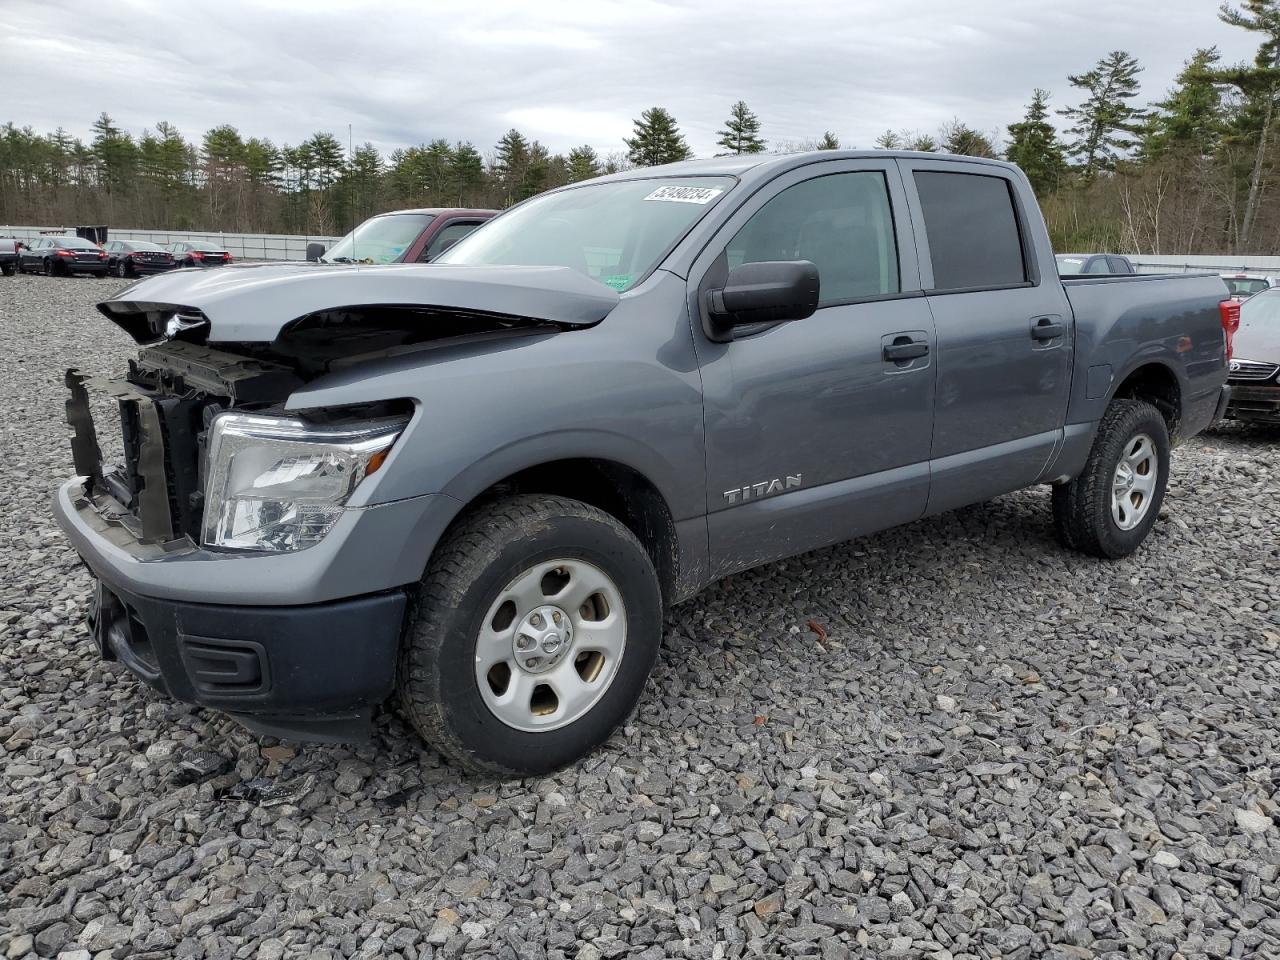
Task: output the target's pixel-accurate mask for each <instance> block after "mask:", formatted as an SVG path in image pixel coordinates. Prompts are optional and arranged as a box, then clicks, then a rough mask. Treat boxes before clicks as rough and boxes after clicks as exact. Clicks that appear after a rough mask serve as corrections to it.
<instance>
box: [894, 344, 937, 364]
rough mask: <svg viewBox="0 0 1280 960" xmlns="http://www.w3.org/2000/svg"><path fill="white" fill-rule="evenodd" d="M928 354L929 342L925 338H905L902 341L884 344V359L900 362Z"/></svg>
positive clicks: (917, 358)
mask: <svg viewBox="0 0 1280 960" xmlns="http://www.w3.org/2000/svg"><path fill="white" fill-rule="evenodd" d="M928 355H929V344H928V342H927V341H925V340H907V341H905V342H904V343H886V344H885V345H884V358H885V360H888V361H891V362H893V363H902V362H904V361H907V360H919V359H920V358H921V357H925V356H928Z"/></svg>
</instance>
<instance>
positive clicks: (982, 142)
mask: <svg viewBox="0 0 1280 960" xmlns="http://www.w3.org/2000/svg"><path fill="white" fill-rule="evenodd" d="M930 141H932V138H930ZM942 149H943V150H944V151H946V152H947V153H954V154H958V155H959V156H962V157H995V155H996V146H995V144H994V143H992V142H991V138H990V137H988V136H987V135H986V134H985V133H982V132H980V131H978V130H974V129H973V128H972V127H971V126H969V125H968V124H966V123H964V122H963V121H961V120H952V121H951V122H950V123H949V124H947V125H946V126H945V127H943V128H942Z"/></svg>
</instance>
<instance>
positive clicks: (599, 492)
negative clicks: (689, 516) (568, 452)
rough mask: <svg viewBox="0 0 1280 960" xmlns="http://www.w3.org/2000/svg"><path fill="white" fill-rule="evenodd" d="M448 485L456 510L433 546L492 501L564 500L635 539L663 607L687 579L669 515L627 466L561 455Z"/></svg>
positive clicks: (645, 480) (653, 488)
mask: <svg viewBox="0 0 1280 960" xmlns="http://www.w3.org/2000/svg"><path fill="white" fill-rule="evenodd" d="M452 486H453V489H450V490H449V491H448V493H449V495H450V496H451V497H452V498H453V499H454V501H455V502H457V503H458V504H459V508H458V510H457V512H456V513H455V514H454V516H453V518H452V519H451V520H450V522H449V525H448V527H447V528H446V529H445V532H444V533H443V534H442V535H441V537H440V541H439V543H443V542H444V541H445V539H446V538H447V537H448V536H449V534H450V532H451V531H452V530H453V529H454V528H455V527H456V526H457V525H458V524H459V523H460V522H461V521H462V520H463V519H465V518H466V517H467V516H468V515H469V514H470V513H471V512H473V511H474V510H475V509H477V508H478V507H481V506H483V505H485V504H488V503H492V502H493V501H495V500H499V499H502V498H504V497H509V496H516V495H520V494H543V495H547V496H560V497H568V498H569V499H572V500H579V501H581V502H583V503H586V504H589V505H591V506H593V507H596V508H597V509H599V510H602V511H604V512H605V513H607V514H609V515H610V516H612V517H614V518H615V519H617V520H618V521H619V522H621V523H622V524H623V525H624V526H626V527H627V529H628V530H630V531H631V532H632V533H634V534H635V535H636V538H637V539H638V540H639V541H640V543H641V545H642V546H643V547H644V548H645V551H646V552H647V553H648V554H649V558H650V560H651V561H652V562H653V565H654V570H655V571H656V572H657V574H658V582H659V583H660V584H661V586H662V596H663V601H664V603H667V604H669V603H671V602H673V601H674V600H675V599H676V598H678V597H679V596H680V595H681V594H682V590H681V587H680V584H681V582H682V574H683V575H684V576H686V577H687V576H688V574H689V571H687V570H683V569H682V563H681V552H682V550H681V543H680V537H679V534H678V532H677V529H676V521H675V515H674V514H673V512H672V508H671V505H670V503H669V501H668V498H667V497H666V496H665V495H664V494H663V492H662V490H661V489H659V487H658V485H657V484H656V483H655V482H654V481H653V480H652V479H651V478H650V477H649V476H648V475H647V473H646V472H644V471H642V470H640V469H639V468H637V467H636V466H635V465H633V464H631V463H628V462H625V461H623V460H620V459H615V458H612V457H602V456H587V455H582V456H567V457H560V458H556V459H547V460H541V461H537V462H532V463H528V464H525V465H523V466H520V467H518V468H514V469H510V468H509V469H507V470H506V471H505V472H502V473H501V474H500V475H497V476H496V477H495V476H494V475H492V474H491V475H490V476H489V477H487V478H485V479H484V480H483V481H477V477H476V476H475V475H474V474H473V475H472V476H471V477H469V478H468V482H467V483H465V484H462V485H461V486H462V489H458V486H459V485H457V484H455V485H452ZM439 543H437V546H436V549H438V548H439ZM432 552H433V553H434V552H435V550H434V549H433V551H432Z"/></svg>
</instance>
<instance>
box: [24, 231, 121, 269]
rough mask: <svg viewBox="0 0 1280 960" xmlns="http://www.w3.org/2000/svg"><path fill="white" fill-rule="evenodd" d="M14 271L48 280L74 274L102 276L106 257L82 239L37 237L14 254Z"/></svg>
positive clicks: (94, 246) (103, 251)
mask: <svg viewBox="0 0 1280 960" xmlns="http://www.w3.org/2000/svg"><path fill="white" fill-rule="evenodd" d="M18 270H19V272H21V273H43V274H44V275H45V276H48V277H65V276H69V275H71V274H75V273H90V274H96V275H98V276H106V273H107V253H106V251H105V250H102V249H100V248H99V247H98V245H97V244H95V243H91V242H90V241H88V240H85V239H83V238H82V237H39V238H37V239H35V240H32V241H31V242H30V243H29V244H27V245H26V246H24V247H23V249H22V250H21V252H20V253H19V254H18Z"/></svg>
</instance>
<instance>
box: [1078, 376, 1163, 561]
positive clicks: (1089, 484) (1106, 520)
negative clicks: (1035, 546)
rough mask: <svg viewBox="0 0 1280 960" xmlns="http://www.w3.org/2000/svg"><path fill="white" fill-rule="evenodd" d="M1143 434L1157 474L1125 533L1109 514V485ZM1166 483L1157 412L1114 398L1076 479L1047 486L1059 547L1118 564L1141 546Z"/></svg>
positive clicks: (1156, 514)
mask: <svg viewBox="0 0 1280 960" xmlns="http://www.w3.org/2000/svg"><path fill="white" fill-rule="evenodd" d="M1143 434H1145V435H1146V436H1148V437H1150V438H1151V440H1152V443H1153V444H1154V446H1155V452H1156V462H1157V469H1158V475H1157V477H1156V482H1155V488H1154V489H1153V490H1152V492H1151V495H1150V501H1149V502H1148V503H1147V504H1146V505H1145V511H1146V512H1145V513H1144V514H1143V515H1142V519H1141V521H1140V522H1139V523H1138V524H1137V525H1136V526H1134V527H1133V528H1132V529H1129V530H1125V529H1122V528H1121V526H1120V525H1119V524H1118V523H1116V521H1115V518H1114V517H1113V516H1112V508H1111V492H1112V481H1113V478H1114V477H1115V474H1116V468H1117V465H1118V464H1119V462H1120V459H1121V457H1122V456H1124V455H1125V453H1126V452H1127V451H1129V450H1130V448H1131V446H1132V444H1134V443H1135V442H1136V440H1137V439H1138V438H1139V437H1140V436H1141V435H1143ZM1168 482H1169V430H1168V427H1167V426H1166V424H1165V421H1164V417H1162V416H1161V415H1160V411H1159V410H1157V409H1156V408H1155V407H1153V406H1152V405H1151V404H1149V403H1146V402H1144V401H1142V400H1114V401H1112V403H1111V405H1110V406H1109V407H1107V411H1106V413H1104V414H1103V416H1102V422H1101V423H1100V424H1099V425H1098V435H1097V436H1096V437H1095V438H1094V441H1093V449H1092V450H1090V451H1089V459H1088V461H1087V462H1086V463H1085V467H1084V470H1083V471H1081V473H1080V475H1079V476H1078V477H1076V478H1075V479H1073V480H1071V481H1069V482H1068V483H1065V484H1061V485H1060V486H1056V487H1054V488H1053V524H1054V529H1055V531H1056V532H1057V535H1058V539H1059V540H1060V541H1061V542H1062V544H1063V546H1066V547H1069V548H1070V549H1072V550H1078V551H1080V552H1081V553H1087V554H1091V555H1092V556H1095V557H1103V558H1105V559H1109V560H1118V559H1120V558H1121V557H1127V556H1129V554H1131V553H1133V552H1134V551H1135V550H1137V549H1138V547H1139V546H1141V545H1142V541H1144V540H1145V539H1146V538H1147V534H1148V533H1150V532H1151V528H1152V527H1153V526H1154V525H1155V522H1156V520H1157V519H1158V518H1159V516H1160V507H1161V505H1162V504H1163V503H1164V492H1165V488H1166V486H1167V485H1168Z"/></svg>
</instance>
